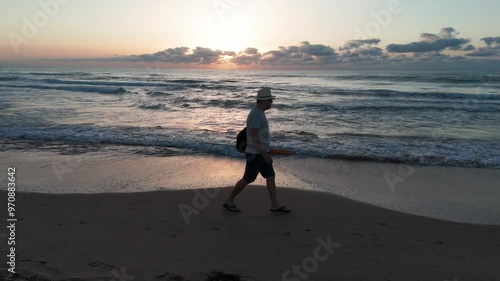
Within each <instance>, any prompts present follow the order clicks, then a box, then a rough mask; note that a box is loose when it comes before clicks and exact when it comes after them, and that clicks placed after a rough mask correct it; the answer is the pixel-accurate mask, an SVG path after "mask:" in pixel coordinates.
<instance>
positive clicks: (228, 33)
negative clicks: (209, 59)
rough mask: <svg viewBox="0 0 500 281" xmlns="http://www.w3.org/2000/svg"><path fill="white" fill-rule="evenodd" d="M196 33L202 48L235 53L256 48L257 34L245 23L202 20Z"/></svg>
mask: <svg viewBox="0 0 500 281" xmlns="http://www.w3.org/2000/svg"><path fill="white" fill-rule="evenodd" d="M196 31H197V37H198V40H199V41H198V42H199V46H200V47H206V48H211V49H217V50H222V51H235V52H239V51H243V50H245V49H246V48H248V47H255V39H256V36H255V33H256V32H255V31H254V30H252V28H251V25H249V24H248V23H246V22H244V21H232V22H219V21H217V20H213V19H212V20H200V21H199V23H198V24H197V28H196Z"/></svg>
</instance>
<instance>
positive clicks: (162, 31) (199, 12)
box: [0, 0, 500, 70]
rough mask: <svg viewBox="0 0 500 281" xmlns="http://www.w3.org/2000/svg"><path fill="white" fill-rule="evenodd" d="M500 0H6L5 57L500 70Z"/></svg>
mask: <svg viewBox="0 0 500 281" xmlns="http://www.w3.org/2000/svg"><path fill="white" fill-rule="evenodd" d="M499 10H500V1H498V0H474V1H470V0H462V1H460V0H454V1H452V0H432V1H430V0H350V1H346V0H342V1H341V0H310V1H304V0H301V1H299V0H142V1H138V0H106V1H98V0H16V1H8V0H0V11H2V19H1V25H0V36H1V37H2V39H1V40H0V66H2V65H7V66H10V65H13V66H15V65H27V66H30V65H32V66H72V67H78V66H81V67H143V66H145V65H148V66H150V67H151V66H153V67H155V66H156V67H172V68H214V69H429V70H433V69H453V70H500V66H499V65H500V64H499V62H500V31H499V30H500V28H499V27H500V17H498V11H499Z"/></svg>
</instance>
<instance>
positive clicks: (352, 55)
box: [339, 39, 388, 63]
mask: <svg viewBox="0 0 500 281" xmlns="http://www.w3.org/2000/svg"><path fill="white" fill-rule="evenodd" d="M378 43H380V39H367V40H351V41H348V42H347V43H346V44H344V45H343V46H341V47H340V48H339V50H340V51H343V52H342V53H341V54H340V56H341V59H342V61H343V62H351V63H363V62H365V63H366V62H370V63H375V62H382V61H384V60H386V59H387V58H388V56H387V54H385V53H384V51H383V50H382V49H381V48H379V47H375V46H374V45H378Z"/></svg>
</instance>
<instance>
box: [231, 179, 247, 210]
mask: <svg viewBox="0 0 500 281" xmlns="http://www.w3.org/2000/svg"><path fill="white" fill-rule="evenodd" d="M249 184H250V183H249V182H247V181H246V180H244V179H241V180H239V181H238V182H237V183H236V185H235V186H234V188H233V191H232V192H231V194H230V195H229V197H228V198H227V200H226V204H228V205H229V206H232V205H234V199H235V198H236V195H238V194H239V193H240V192H241V191H242V190H243V189H244V188H245V187H246V186H247V185H249Z"/></svg>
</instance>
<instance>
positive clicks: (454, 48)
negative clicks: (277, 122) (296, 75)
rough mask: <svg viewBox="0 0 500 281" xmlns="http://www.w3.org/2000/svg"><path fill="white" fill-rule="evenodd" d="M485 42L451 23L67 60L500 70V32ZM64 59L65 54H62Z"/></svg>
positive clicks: (277, 66) (255, 66) (265, 66)
mask: <svg viewBox="0 0 500 281" xmlns="http://www.w3.org/2000/svg"><path fill="white" fill-rule="evenodd" d="M481 40H482V41H483V42H484V44H485V46H480V47H477V48H476V47H475V46H473V45H472V44H470V39H466V38H460V37H459V33H458V32H457V31H456V30H455V29H454V28H451V27H446V28H442V29H441V31H440V32H439V33H437V34H432V33H422V34H421V35H420V40H419V41H416V42H411V43H407V44H389V45H387V47H386V48H385V50H384V49H382V48H380V47H378V45H379V44H380V39H365V40H351V41H348V42H347V43H345V44H344V45H342V46H340V47H339V48H338V50H337V51H336V50H335V49H333V48H332V47H330V46H326V45H322V44H311V43H310V42H308V41H304V42H301V43H300V45H297V46H288V47H283V46H281V47H278V48H277V49H276V50H271V51H267V52H260V51H259V50H258V49H256V48H247V49H245V50H244V51H241V52H234V51H221V50H213V49H210V48H202V47H196V48H194V49H191V48H188V47H177V48H169V49H166V50H163V51H160V52H157V53H154V54H142V55H131V56H112V57H105V58H87V59H74V60H71V61H100V62H148V63H164V64H171V65H204V66H211V65H212V66H215V65H218V64H228V63H229V64H233V65H235V66H241V67H253V68H259V67H262V68H299V69H300V68H315V69H330V68H332V69H335V68H370V67H374V68H413V69H418V68H429V67H432V68H436V67H437V68H443V67H446V66H449V67H456V66H460V67H465V68H467V67H471V68H476V69H480V68H486V69H496V70H500V66H499V65H500V64H499V62H500V37H486V38H482V39H481ZM62 60H64V61H68V60H69V59H62Z"/></svg>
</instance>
